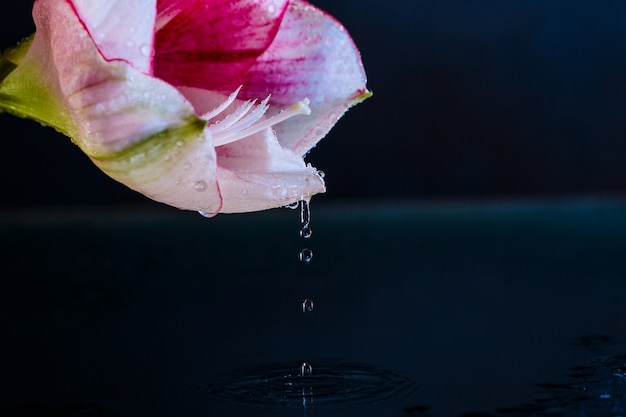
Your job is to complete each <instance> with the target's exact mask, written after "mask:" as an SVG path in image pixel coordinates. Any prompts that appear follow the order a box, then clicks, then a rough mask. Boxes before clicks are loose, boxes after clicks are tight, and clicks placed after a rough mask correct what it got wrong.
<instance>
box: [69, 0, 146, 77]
mask: <svg viewBox="0 0 626 417" xmlns="http://www.w3.org/2000/svg"><path fill="white" fill-rule="evenodd" d="M71 1H72V3H73V6H74V8H75V10H76V14H77V16H78V17H79V19H80V20H81V22H82V24H83V25H84V26H85V28H86V29H87V31H88V32H89V34H90V35H91V38H92V39H93V40H94V42H95V44H96V45H97V46H98V49H99V50H100V53H101V54H102V56H103V57H104V58H105V59H106V60H108V61H113V60H122V61H126V62H127V63H129V64H131V65H132V66H133V67H134V68H136V69H137V70H139V71H141V72H143V73H145V74H151V73H152V54H153V49H154V48H153V45H154V25H155V19H156V0H132V1H129V0H107V1H94V0H71Z"/></svg>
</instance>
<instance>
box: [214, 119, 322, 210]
mask: <svg viewBox="0 0 626 417" xmlns="http://www.w3.org/2000/svg"><path fill="white" fill-rule="evenodd" d="M217 161H218V171H217V178H218V182H219V184H220V192H221V194H222V198H223V207H222V211H223V212H225V213H236V212H248V211H257V210H265V209H268V208H274V207H280V206H284V205H287V204H290V203H293V202H296V201H299V200H301V199H303V198H307V197H310V196H311V195H313V194H317V193H323V192H324V191H325V186H324V180H323V179H322V178H321V177H320V175H319V174H318V171H317V170H316V169H315V168H313V167H311V166H306V165H305V163H304V161H303V159H302V157H301V156H300V155H297V154H296V153H294V152H293V151H291V150H289V149H285V148H283V147H281V146H280V144H279V143H278V140H277V139H276V135H275V133H274V132H272V130H271V129H266V130H264V131H262V132H259V133H257V134H255V135H253V136H250V137H247V138H245V139H242V140H240V141H238V142H234V143H231V144H228V145H223V146H220V147H218V148H217Z"/></svg>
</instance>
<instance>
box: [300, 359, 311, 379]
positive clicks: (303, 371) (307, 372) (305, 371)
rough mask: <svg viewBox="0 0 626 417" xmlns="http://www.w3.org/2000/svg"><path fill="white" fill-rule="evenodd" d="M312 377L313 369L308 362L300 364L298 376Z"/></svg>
mask: <svg viewBox="0 0 626 417" xmlns="http://www.w3.org/2000/svg"><path fill="white" fill-rule="evenodd" d="M312 375H313V367H312V366H311V364H310V363H308V362H302V365H301V366H300V376H305V377H310V376H312Z"/></svg>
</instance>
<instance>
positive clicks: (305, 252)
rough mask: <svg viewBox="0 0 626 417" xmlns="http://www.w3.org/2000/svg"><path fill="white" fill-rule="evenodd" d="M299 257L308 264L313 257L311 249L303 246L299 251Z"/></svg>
mask: <svg viewBox="0 0 626 417" xmlns="http://www.w3.org/2000/svg"><path fill="white" fill-rule="evenodd" d="M299 259H300V261H301V262H304V263H305V264H308V263H310V262H311V259H313V251H312V250H311V249H309V248H304V249H302V250H301V251H300V255H299Z"/></svg>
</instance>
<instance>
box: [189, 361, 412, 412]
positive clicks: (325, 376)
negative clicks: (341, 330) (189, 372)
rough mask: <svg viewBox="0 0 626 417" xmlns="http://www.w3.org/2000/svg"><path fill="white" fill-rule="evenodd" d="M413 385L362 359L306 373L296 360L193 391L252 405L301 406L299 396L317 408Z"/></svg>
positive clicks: (374, 398)
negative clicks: (302, 373)
mask: <svg viewBox="0 0 626 417" xmlns="http://www.w3.org/2000/svg"><path fill="white" fill-rule="evenodd" d="M417 388H419V387H418V386H417V385H415V384H414V383H413V382H411V381H410V380H409V379H408V378H406V377H403V376H401V375H398V374H395V373H392V372H389V371H385V370H382V369H377V368H373V367H370V366H367V365H362V364H337V365H329V366H325V367H324V366H316V368H315V372H313V373H312V374H310V376H301V369H300V368H299V367H298V366H297V364H296V366H289V367H287V366H274V367H267V368H258V369H253V370H249V371H242V372H239V373H235V374H233V375H230V376H227V377H225V378H221V379H219V380H216V381H214V382H213V383H211V384H207V385H202V386H197V387H195V388H194V389H193V393H194V395H196V396H199V397H208V398H212V399H216V400H219V401H221V402H228V403H231V404H236V405H244V406H252V407H255V408H258V407H276V406H302V404H303V399H306V403H308V404H311V405H312V406H315V407H320V406H327V405H333V406H337V405H341V404H346V405H355V404H356V405H367V404H380V403H381V402H382V401H387V400H392V399H398V398H401V397H405V396H408V395H410V394H412V393H413V392H415V390H416V389H417Z"/></svg>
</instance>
